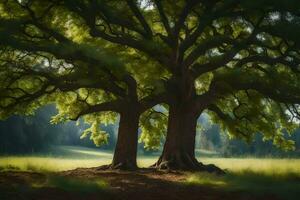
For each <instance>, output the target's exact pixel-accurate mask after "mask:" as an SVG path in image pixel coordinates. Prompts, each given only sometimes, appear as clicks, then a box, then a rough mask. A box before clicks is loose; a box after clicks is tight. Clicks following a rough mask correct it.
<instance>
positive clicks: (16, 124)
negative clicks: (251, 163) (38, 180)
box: [0, 106, 300, 157]
mask: <svg viewBox="0 0 300 200" xmlns="http://www.w3.org/2000/svg"><path fill="white" fill-rule="evenodd" d="M55 114H56V110H55V107H54V106H47V107H44V108H42V109H40V110H39V111H38V112H37V114H36V115H35V116H32V117H19V116H12V117H10V118H9V119H7V120H6V121H0V154H4V155H5V154H16V153H17V154H28V153H39V152H40V153H42V152H47V151H48V150H49V148H53V146H56V145H71V146H82V147H90V148H99V149H103V150H110V151H113V149H114V147H115V145H116V139H117V129H118V125H117V124H118V123H117V124H111V125H107V126H105V125H102V127H103V129H104V130H105V131H107V133H109V140H108V143H107V144H106V145H103V146H101V147H96V146H95V144H94V143H93V141H92V140H90V138H89V137H86V138H82V139H81V138H80V136H81V134H82V131H83V130H84V129H86V128H87V125H86V126H85V125H84V124H83V123H81V124H80V125H76V123H75V122H72V121H70V122H67V123H62V124H51V123H49V121H50V119H51V116H53V115H55ZM198 124H199V125H198V130H197V137H196V149H198V150H199V149H200V147H201V150H206V151H209V152H211V153H212V154H211V155H215V156H216V155H219V156H222V157H236V156H258V157H269V156H270V157H273V156H274V157H286V156H289V157H299V156H300V130H297V131H296V133H295V134H292V135H291V138H289V139H292V140H294V141H295V151H287V152H285V151H283V150H281V149H278V148H276V147H275V146H274V145H273V144H272V141H263V137H262V135H261V134H259V133H258V134H256V136H255V139H254V141H252V142H249V143H247V142H245V141H241V140H238V139H230V138H229V137H228V135H227V134H225V133H222V131H221V130H220V127H219V126H218V125H216V124H212V123H211V121H210V119H209V117H208V116H207V115H206V114H203V115H201V117H200V118H199V119H198ZM286 137H288V136H286ZM163 140H164V139H162V143H163V142H164V141H163ZM196 151H197V150H196ZM158 152H161V149H158V150H147V149H145V148H144V145H143V144H142V143H140V144H139V154H143V155H148V154H157V153H158Z"/></svg>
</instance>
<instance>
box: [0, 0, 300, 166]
mask: <svg viewBox="0 0 300 200" xmlns="http://www.w3.org/2000/svg"><path fill="white" fill-rule="evenodd" d="M8 2H11V1H8ZM26 2H31V1H26ZM32 2H40V1H32ZM43 2H44V1H43ZM55 2H56V3H55V4H54V6H52V7H55V8H56V9H54V10H55V11H56V12H52V15H54V16H55V19H56V21H57V20H59V21H68V20H70V19H72V20H70V21H76V22H78V23H79V24H80V25H81V26H83V27H85V29H86V30H88V33H87V32H85V33H86V34H87V35H89V38H92V39H94V40H95V41H101V42H102V44H103V45H104V46H107V48H108V49H113V51H114V55H118V56H120V57H121V58H124V57H127V58H133V57H134V58H135V59H130V63H131V62H133V61H135V62H137V63H143V62H144V61H145V60H147V62H149V63H151V66H152V67H153V66H155V67H156V68H157V69H159V70H157V71H155V72H156V74H155V73H149V67H150V65H149V63H148V65H143V66H142V67H140V69H139V70H136V71H135V73H137V74H140V73H138V72H140V70H142V71H143V70H144V72H146V74H148V76H149V74H153V75H157V77H158V78H159V79H160V80H161V81H158V82H159V83H160V85H161V83H163V84H162V85H163V94H164V98H163V99H161V101H160V100H159V101H157V102H156V103H165V104H166V105H168V108H169V115H168V128H167V135H166V142H165V144H164V149H163V153H162V155H161V157H160V158H159V160H158V162H157V163H156V164H155V166H156V167H158V168H170V169H189V170H191V169H194V170H195V169H202V170H209V171H210V170H217V169H216V168H215V167H213V166H208V167H207V166H204V165H203V164H201V163H199V162H198V161H197V160H196V158H195V153H194V148H195V133H196V126H197V119H198V117H199V115H200V114H201V113H202V112H205V111H208V113H209V114H210V115H212V116H213V120H215V121H218V122H219V123H221V124H222V127H223V129H226V130H227V131H228V132H229V133H230V134H231V135H232V136H236V137H239V138H243V139H246V140H250V139H251V138H252V136H253V135H254V134H255V133H256V132H262V133H264V136H265V138H266V139H273V140H274V142H275V143H276V144H278V145H279V146H281V147H283V148H286V149H288V148H291V146H292V142H291V141H288V140H285V139H284V137H283V133H282V131H283V129H286V130H287V131H288V132H289V133H291V132H292V130H293V129H294V128H295V124H296V123H297V122H298V121H297V120H295V119H296V118H299V111H298V110H299V106H298V103H299V89H300V87H299V83H300V81H299V50H298V47H299V40H298V37H297V35H298V30H299V17H298V14H299V10H300V5H299V3H298V2H297V1H296V0H286V1H284V2H283V1H280V0H272V1H271V0H266V1H260V0H251V1H250V0H240V1H235V0H181V1H176V2H174V1H171V0H143V1H138V0H124V1H120V0H118V1H117V0H87V1H79V0H65V1H63V0H61V1H59V0H58V1H55ZM32 4H33V5H34V3H32ZM24 5H25V9H26V8H28V4H27V3H25V4H24ZM26 5H27V6H26ZM37 5H38V3H36V6H37ZM52 7H51V8H52ZM60 11H63V12H60ZM57 12H59V14H58V13H57ZM29 13H30V12H29ZM61 13H64V15H63V14H61ZM42 16H43V15H42ZM52 19H53V18H52ZM63 19H65V20H63ZM66 19H67V20H66ZM38 21H40V20H38ZM69 23H70V22H69ZM10 24H13V23H11V22H10ZM33 25H34V24H33ZM39 25H40V24H39V23H37V24H36V25H35V27H36V28H37V29H38V30H43V31H47V30H48V31H49V29H50V31H51V33H53V28H52V27H51V26H50V27H48V26H47V27H46V28H45V27H39ZM64 29H67V30H71V29H70V26H67V27H65V28H64ZM9 30H10V31H9V33H13V34H14V33H15V32H16V28H12V29H9ZM54 30H56V29H54ZM61 32H62V31H61V30H60V31H59V32H57V31H54V34H51V36H52V37H54V38H56V40H57V41H59V40H60V39H61V37H60V34H59V36H57V33H61ZM7 33H8V32H6V35H7ZM48 34H49V33H48ZM1 43H2V44H4V45H9V44H11V46H15V47H16V48H17V49H19V50H20V49H21V50H24V46H26V47H27V46H28V45H24V41H22V42H21V41H20V39H19V38H16V37H11V36H9V37H8V36H7V39H6V40H2V41H1ZM63 44H65V42H64V41H63ZM56 45H57V44H56V43H54V47H56ZM78 46H79V47H80V48H79V47H78ZM54 47H53V46H51V48H50V49H49V48H46V49H45V48H44V47H41V46H40V45H38V49H35V50H39V51H45V52H48V53H49V52H50V53H52V54H55V55H56V56H57V57H60V58H61V57H65V58H66V59H67V60H76V59H79V58H80V60H81V61H85V62H87V63H92V64H96V63H97V62H99V58H100V56H99V55H97V56H92V57H91V55H94V54H93V52H94V51H93V50H90V51H89V52H90V53H89V54H86V53H85V54H84V53H83V52H82V51H80V50H81V49H82V48H83V47H82V46H81V45H78V44H77V43H76V45H72V49H76V50H72V51H70V48H68V49H65V50H67V51H66V52H68V54H66V53H63V54H62V55H57V52H61V51H57V50H54V49H56V48H54ZM64 47H65V45H62V46H61V47H60V48H64ZM22 48H23V49H22ZM27 48H28V47H27ZM30 48H33V47H30ZM27 50H28V49H27ZM74 52H76V56H74V54H72V53H74ZM110 52H111V51H110ZM69 54H71V55H69ZM136 55H138V57H137V56H136ZM66 56H67V57H66ZM101 58H102V59H103V60H107V59H105V56H102V57H101ZM94 59H95V60H97V62H96V61H94ZM102 59H100V61H102V62H103V60H102ZM100 65H101V66H110V68H113V69H115V68H114V67H115V66H119V65H116V63H114V64H113V65H111V63H101V64H100ZM105 69H106V68H105ZM120 69H121V68H118V70H120ZM118 70H115V73H117V71H118ZM125 71H126V70H125ZM118 80H122V81H123V82H125V84H126V81H124V80H123V79H122V78H118ZM143 83H144V84H145V85H148V86H154V85H156V82H155V81H143ZM159 88H161V86H160V87H159ZM150 96H151V95H150ZM129 105H130V104H129ZM129 107H130V106H129ZM126 118H128V117H126ZM126 124H127V123H126ZM126 129H127V128H126Z"/></svg>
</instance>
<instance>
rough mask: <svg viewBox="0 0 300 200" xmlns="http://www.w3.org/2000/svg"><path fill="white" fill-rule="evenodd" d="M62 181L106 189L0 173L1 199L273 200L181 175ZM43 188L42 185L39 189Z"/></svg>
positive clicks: (95, 174)
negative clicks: (64, 185)
mask: <svg viewBox="0 0 300 200" xmlns="http://www.w3.org/2000/svg"><path fill="white" fill-rule="evenodd" d="M56 175H59V176H61V177H64V178H76V179H79V180H93V179H101V180H105V182H107V183H108V186H107V188H106V189H103V190H99V191H92V192H86V193H82V192H76V188H74V190H65V189H63V188H60V187H51V186H47V185H42V184H41V183H43V182H45V180H46V179H47V175H45V174H42V173H34V172H12V171H11V172H0V199H1V200H23V199H24V200H73V199H74V200H96V199H97V200H127V199H128V200H129V199H130V200H156V199H157V200H164V199H166V200H181V199H183V200H184V199H188V200H215V199H216V200H217V199H222V200H234V199H237V200H253V199H259V200H269V199H270V200H271V199H272V200H275V199H276V198H275V197H272V196H263V195H262V196H253V195H250V194H247V193H241V192H229V191H224V190H220V189H218V188H214V187H209V186H196V185H187V184H183V182H184V180H185V179H186V177H187V175H186V174H185V173H181V172H172V173H170V172H169V173H166V172H157V171H149V170H140V171H138V172H118V171H102V170H97V169H95V168H89V169H76V170H71V171H66V172H61V173H58V174H56ZM39 183H40V184H39ZM41 185H42V186H41Z"/></svg>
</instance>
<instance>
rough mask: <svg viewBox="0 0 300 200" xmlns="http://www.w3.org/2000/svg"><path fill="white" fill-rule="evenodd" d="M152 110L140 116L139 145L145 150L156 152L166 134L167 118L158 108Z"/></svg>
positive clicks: (163, 111)
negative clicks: (141, 144) (142, 145)
mask: <svg viewBox="0 0 300 200" xmlns="http://www.w3.org/2000/svg"><path fill="white" fill-rule="evenodd" d="M157 109H158V108H156V109H155V108H152V109H150V110H148V111H146V112H145V113H143V114H142V116H141V119H140V127H141V136H140V139H139V142H140V143H143V144H144V148H145V149H146V150H157V149H159V148H160V147H161V143H162V139H163V138H164V137H165V134H166V132H167V123H168V118H167V115H166V112H165V110H164V109H163V108H162V107H160V110H162V111H157Z"/></svg>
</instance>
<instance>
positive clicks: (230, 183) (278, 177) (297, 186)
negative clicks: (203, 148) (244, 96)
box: [0, 147, 300, 199]
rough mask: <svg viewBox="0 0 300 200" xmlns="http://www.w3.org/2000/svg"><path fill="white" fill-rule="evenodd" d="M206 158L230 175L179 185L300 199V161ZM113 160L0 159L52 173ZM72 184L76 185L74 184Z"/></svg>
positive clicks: (75, 154)
mask: <svg viewBox="0 0 300 200" xmlns="http://www.w3.org/2000/svg"><path fill="white" fill-rule="evenodd" d="M204 156H205V155H202V157H200V158H199V160H200V161H201V162H203V163H204V164H215V165H217V166H219V167H221V168H222V169H226V171H227V174H226V175H225V176H215V175H211V174H207V173H186V175H185V179H184V180H183V181H181V182H179V184H183V185H188V186H189V185H191V186H205V187H210V188H215V189H218V190H222V191H227V192H245V193H251V194H254V195H264V194H271V195H275V197H278V198H280V199H297V198H296V197H297V196H300V159H272V158H265V159H261V158H215V157H204ZM111 159H112V153H111V152H107V151H98V150H95V149H88V148H78V147H57V148H56V149H55V151H53V152H50V153H49V154H47V155H45V154H40V155H24V156H2V157H0V170H2V171H8V170H9V171H33V172H42V173H52V172H59V171H66V170H72V169H76V168H89V167H96V166H100V165H104V164H109V163H110V161H111ZM156 159H157V157H156V156H148V157H145V156H139V158H138V164H139V166H140V167H148V166H150V165H151V164H153V163H154V162H155V161H156ZM54 180H59V181H58V183H60V182H62V183H64V184H62V185H64V186H65V185H68V184H69V182H68V181H66V182H64V181H62V180H61V179H59V178H58V179H54ZM52 182H53V181H52ZM54 182H55V181H54ZM56 182H57V181H56ZM71 183H72V184H73V183H74V182H72V181H71ZM75 185H76V184H75ZM72 187H73V186H72ZM80 187H82V186H80ZM89 187H90V186H89V185H88V187H86V188H89ZM83 188H84V187H83Z"/></svg>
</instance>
